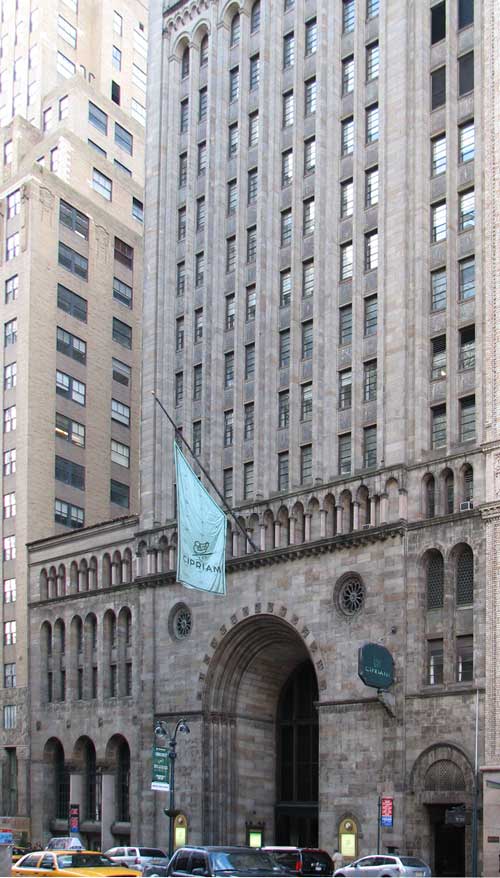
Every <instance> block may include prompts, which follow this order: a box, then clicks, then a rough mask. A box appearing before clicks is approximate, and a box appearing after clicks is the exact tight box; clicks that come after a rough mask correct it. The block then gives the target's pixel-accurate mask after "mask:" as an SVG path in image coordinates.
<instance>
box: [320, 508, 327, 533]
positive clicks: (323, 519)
mask: <svg viewBox="0 0 500 878" xmlns="http://www.w3.org/2000/svg"><path fill="white" fill-rule="evenodd" d="M326 516H327V511H326V509H320V512H319V517H320V535H321V539H322V540H324V539H325V537H326Z"/></svg>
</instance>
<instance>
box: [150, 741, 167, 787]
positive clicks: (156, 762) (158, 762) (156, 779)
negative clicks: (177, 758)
mask: <svg viewBox="0 0 500 878" xmlns="http://www.w3.org/2000/svg"><path fill="white" fill-rule="evenodd" d="M151 789H152V790H165V791H166V792H167V793H168V791H169V790H170V760H169V758H168V750H167V748H166V747H156V746H155V747H153V773H152V778H151Z"/></svg>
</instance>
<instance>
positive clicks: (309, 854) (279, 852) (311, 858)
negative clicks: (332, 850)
mask: <svg viewBox="0 0 500 878" xmlns="http://www.w3.org/2000/svg"><path fill="white" fill-rule="evenodd" d="M262 850H263V851H268V852H269V853H270V854H271V856H272V857H273V859H274V860H275V861H276V863H278V865H279V866H281V868H282V869H283V870H284V871H285V872H286V874H287V875H333V873H334V871H335V867H334V865H333V860H332V858H331V856H330V854H327V852H326V851H320V850H319V849H318V848H293V847H278V846H277V845H276V846H275V847H265V848H262Z"/></svg>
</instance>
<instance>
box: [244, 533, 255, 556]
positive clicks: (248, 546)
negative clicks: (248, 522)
mask: <svg viewBox="0 0 500 878" xmlns="http://www.w3.org/2000/svg"><path fill="white" fill-rule="evenodd" d="M248 538H250V539H248ZM251 539H253V530H252V529H251V528H249V527H247V540H246V547H245V551H246V554H247V555H251V553H252V552H253V551H254V550H253V547H252V544H251V542H250V540H251Z"/></svg>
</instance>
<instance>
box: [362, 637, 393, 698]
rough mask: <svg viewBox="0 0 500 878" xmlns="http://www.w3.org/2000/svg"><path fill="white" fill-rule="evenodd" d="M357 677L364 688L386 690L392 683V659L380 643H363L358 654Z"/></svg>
mask: <svg viewBox="0 0 500 878" xmlns="http://www.w3.org/2000/svg"><path fill="white" fill-rule="evenodd" d="M358 676H359V677H360V678H361V679H362V681H363V683H364V684H365V686H371V688H372V689H388V688H389V686H392V684H393V683H394V659H393V657H392V655H391V653H390V652H389V650H388V649H386V647H385V646H382V645H381V644H380V643H364V644H363V646H360V648H359V652H358Z"/></svg>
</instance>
